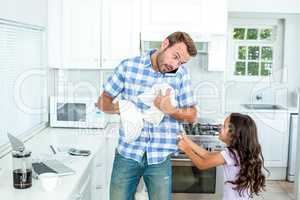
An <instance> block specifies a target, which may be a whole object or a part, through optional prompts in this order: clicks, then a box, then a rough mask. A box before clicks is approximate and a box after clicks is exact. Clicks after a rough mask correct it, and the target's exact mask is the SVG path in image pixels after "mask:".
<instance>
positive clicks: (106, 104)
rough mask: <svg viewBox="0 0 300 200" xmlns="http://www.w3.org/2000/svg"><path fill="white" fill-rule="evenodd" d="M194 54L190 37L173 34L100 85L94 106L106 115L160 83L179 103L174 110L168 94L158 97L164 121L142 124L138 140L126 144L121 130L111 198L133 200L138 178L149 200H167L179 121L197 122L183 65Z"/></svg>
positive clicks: (169, 193) (111, 186) (113, 172)
mask: <svg viewBox="0 0 300 200" xmlns="http://www.w3.org/2000/svg"><path fill="white" fill-rule="evenodd" d="M196 54H197V50H196V47H195V44H194V42H193V40H192V39H191V38H190V36H189V35H188V34H187V33H184V32H175V33H172V34H171V35H169V36H168V37H167V38H166V39H165V40H164V41H163V42H162V44H161V47H160V49H158V50H151V51H149V52H148V53H146V54H145V55H143V56H139V57H135V58H132V59H126V60H124V61H122V62H121V64H120V65H119V66H118V67H117V68H116V69H115V70H114V73H113V74H112V76H111V77H110V78H109V79H108V80H107V82H106V83H105V84H104V86H103V87H104V92H103V93H102V94H101V96H100V97H99V100H98V107H99V108H100V109H101V110H103V111H104V112H106V113H119V105H118V103H117V102H116V103H113V100H114V98H115V97H116V96H118V95H120V97H121V98H122V99H126V100H130V99H134V97H136V96H137V95H139V94H142V93H143V92H144V91H145V90H146V89H149V88H151V86H152V85H154V84H155V83H158V82H167V83H168V84H169V85H170V86H171V87H173V89H174V90H175V94H176V100H177V102H178V104H177V105H178V106H177V107H174V106H172V104H171V100H170V90H168V91H167V92H166V94H165V95H162V94H159V95H158V96H157V97H156V98H155V100H154V104H155V106H156V107H157V108H158V109H160V110H161V111H162V112H163V113H164V114H165V115H164V118H163V120H162V121H161V122H160V124H159V125H158V126H153V125H152V124H151V123H147V122H144V127H143V129H142V132H141V135H140V137H139V138H138V139H137V140H135V141H134V142H131V143H126V142H125V140H124V130H123V129H122V127H120V130H119V135H120V138H119V144H118V147H117V151H116V155H115V160H114V165H113V171H112V175H111V183H110V199H112V200H132V199H134V194H135V191H136V188H137V185H138V183H139V181H140V178H141V177H143V178H144V181H145V184H146V187H147V191H148V194H149V197H150V200H168V199H171V192H172V191H171V190H172V189H171V186H172V185H171V184H172V166H171V160H170V154H171V153H174V152H175V151H176V150H177V146H176V136H177V133H179V132H180V130H181V124H180V122H182V121H187V122H194V121H195V120H196V118H197V110H196V107H195V104H196V103H195V100H194V98H193V92H192V86H191V81H190V78H189V74H188V71H187V68H186V67H185V66H183V64H185V63H186V62H187V61H188V60H189V59H190V57H191V56H195V55H196ZM176 70H177V71H176ZM175 71H176V72H175ZM170 72H172V73H170ZM136 106H137V107H138V108H139V109H140V110H145V109H147V106H145V105H143V103H137V104H136Z"/></svg>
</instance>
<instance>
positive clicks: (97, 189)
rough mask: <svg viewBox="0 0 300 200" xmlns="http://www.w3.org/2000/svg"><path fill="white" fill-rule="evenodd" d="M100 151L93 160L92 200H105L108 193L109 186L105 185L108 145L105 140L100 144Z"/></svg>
mask: <svg viewBox="0 0 300 200" xmlns="http://www.w3.org/2000/svg"><path fill="white" fill-rule="evenodd" d="M99 147H100V148H99V149H98V151H97V153H96V154H95V156H94V158H93V164H92V169H91V173H92V177H93V178H92V184H91V189H92V192H91V194H92V200H105V199H107V198H105V196H106V193H107V192H108V191H107V186H106V185H105V179H106V170H107V168H106V165H105V163H106V148H107V144H106V142H105V138H102V139H101V142H100V143H99Z"/></svg>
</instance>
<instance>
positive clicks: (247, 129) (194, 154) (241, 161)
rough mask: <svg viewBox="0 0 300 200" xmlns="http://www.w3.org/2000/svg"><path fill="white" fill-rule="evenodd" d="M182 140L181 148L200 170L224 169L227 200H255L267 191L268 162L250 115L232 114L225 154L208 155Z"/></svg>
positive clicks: (222, 133) (222, 135) (224, 135)
mask: <svg viewBox="0 0 300 200" xmlns="http://www.w3.org/2000/svg"><path fill="white" fill-rule="evenodd" d="M179 139H180V141H179V143H178V146H179V148H180V149H181V150H182V151H184V152H185V154H186V155H187V156H188V157H189V158H190V159H191V160H192V162H193V163H194V164H195V166H196V167H197V168H199V169H200V170H205V169H208V168H212V167H216V166H218V165H223V166H224V184H225V185H224V195H223V200H237V199H251V198H252V197H253V195H254V194H255V195H258V194H259V193H260V192H261V191H262V190H264V187H265V176H264V174H263V172H262V167H263V168H264V159H263V156H262V153H261V147H260V144H259V142H258V137H257V129H256V125H255V122H254V121H253V119H251V118H250V117H249V116H248V115H243V114H239V113H232V114H231V115H230V116H229V117H227V118H226V119H225V121H224V125H223V127H222V129H221V130H220V134H219V139H220V140H221V141H223V142H224V143H225V144H226V145H227V147H226V148H225V149H224V150H223V151H221V152H209V151H206V150H205V149H203V148H202V147H200V146H198V145H197V144H196V143H194V142H193V141H192V140H190V139H189V138H188V137H187V136H186V135H185V134H182V135H180V136H179Z"/></svg>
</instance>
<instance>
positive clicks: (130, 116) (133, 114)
mask: <svg viewBox="0 0 300 200" xmlns="http://www.w3.org/2000/svg"><path fill="white" fill-rule="evenodd" d="M119 109H120V118H121V124H122V127H123V130H124V136H125V142H127V143H131V142H133V141H134V140H136V139H137V138H138V137H139V136H140V134H141V131H142V128H143V125H144V122H143V115H142V113H141V112H140V111H139V110H138V109H137V107H136V106H135V105H134V103H133V102H131V101H128V100H119Z"/></svg>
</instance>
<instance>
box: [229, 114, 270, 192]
mask: <svg viewBox="0 0 300 200" xmlns="http://www.w3.org/2000/svg"><path fill="white" fill-rule="evenodd" d="M229 132H230V133H231V143H230V145H229V146H228V149H229V151H230V153H231V154H232V155H233V156H234V159H235V161H236V163H237V165H239V167H240V171H239V173H238V177H237V179H236V180H235V181H228V182H229V183H231V184H233V185H235V188H234V189H235V190H237V191H238V192H239V195H240V196H242V195H243V194H244V192H247V193H248V194H249V195H250V197H253V194H256V195H258V194H259V193H260V192H261V191H263V190H264V187H265V180H266V178H265V175H264V174H263V172H262V169H263V168H264V169H265V170H266V171H268V170H267V169H266V168H265V167H264V158H263V155H262V152H261V146H260V144H259V142H258V136H257V128H256V125H255V122H254V121H253V119H252V118H251V117H249V116H248V115H243V114H239V113H232V114H231V115H230V116H229Z"/></svg>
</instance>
